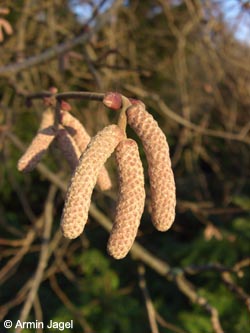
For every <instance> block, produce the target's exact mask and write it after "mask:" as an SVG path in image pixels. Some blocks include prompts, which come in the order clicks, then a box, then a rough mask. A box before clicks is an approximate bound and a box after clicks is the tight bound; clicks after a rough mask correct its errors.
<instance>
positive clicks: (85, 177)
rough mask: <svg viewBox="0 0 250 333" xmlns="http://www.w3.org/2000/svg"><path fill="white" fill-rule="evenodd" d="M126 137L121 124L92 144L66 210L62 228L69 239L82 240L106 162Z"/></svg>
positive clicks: (73, 182) (77, 173)
mask: <svg viewBox="0 0 250 333" xmlns="http://www.w3.org/2000/svg"><path fill="white" fill-rule="evenodd" d="M123 138H124V135H123V133H122V132H121V130H120V129H119V127H118V126H117V125H110V126H107V127H105V128H104V129H103V130H102V131H100V132H99V133H97V135H96V136H95V137H93V139H92V140H91V141H90V143H89V145H88V147H87V149H86V150H85V151H84V153H83V154H82V156H81V158H80V161H79V163H78V166H77V168H76V170H75V172H74V174H73V176H72V179H71V182H70V185H69V188H68V191H67V195H66V200H65V206H64V210H63V215H62V220H61V227H62V231H63V234H64V236H65V237H67V238H70V239H73V238H76V237H78V236H79V235H80V234H81V233H82V231H83V229H84V226H85V224H86V222H87V219H88V211H89V207H90V200H91V195H92V192H93V188H94V186H95V183H96V180H97V176H98V174H99V172H100V170H101V168H102V167H103V165H104V163H105V162H106V160H107V159H108V158H109V156H110V155H111V154H112V152H113V151H114V150H115V148H116V146H117V145H118V143H119V142H120V141H121V140H122V139H123Z"/></svg>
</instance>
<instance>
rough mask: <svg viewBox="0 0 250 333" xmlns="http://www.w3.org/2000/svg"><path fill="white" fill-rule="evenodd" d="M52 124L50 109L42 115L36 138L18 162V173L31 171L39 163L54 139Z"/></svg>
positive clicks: (52, 117) (52, 114)
mask: <svg viewBox="0 0 250 333" xmlns="http://www.w3.org/2000/svg"><path fill="white" fill-rule="evenodd" d="M53 124H54V113H53V111H52V110H51V108H48V109H47V110H45V111H44V112H43V114H42V120H41V124H40V127H39V130H38V132H37V134H36V136H35V137H34V139H33V140H32V142H31V144H30V145H29V147H28V148H27V150H26V152H25V153H24V154H23V156H22V157H21V158H20V159H19V161H18V164H17V168H18V170H19V171H24V172H28V171H32V170H33V169H34V168H35V167H36V165H37V164H38V163H39V162H40V160H41V159H42V157H43V155H44V154H45V153H46V151H47V149H48V147H49V145H50V144H51V142H52V141H53V140H54V138H55V134H56V131H55V129H54V127H53Z"/></svg>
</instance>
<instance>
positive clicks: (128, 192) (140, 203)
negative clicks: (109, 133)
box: [107, 139, 145, 259]
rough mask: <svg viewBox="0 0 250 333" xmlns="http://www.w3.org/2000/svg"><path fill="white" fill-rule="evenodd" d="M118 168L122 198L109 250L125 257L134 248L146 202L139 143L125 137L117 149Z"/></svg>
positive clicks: (120, 197) (116, 256) (119, 200)
mask: <svg viewBox="0 0 250 333" xmlns="http://www.w3.org/2000/svg"><path fill="white" fill-rule="evenodd" d="M115 157H116V162H117V166H118V172H119V198H118V203H117V208H116V215H115V222H114V225H113V228H112V231H111V234H110V237H109V241H108V247H107V249H108V252H109V254H110V255H111V256H113V257H114V258H116V259H122V258H124V257H125V256H126V255H127V253H128V252H129V250H130V249H131V247H132V245H133V243H134V240H135V237H136V234H137V230H138V227H139V224H140V220H141V216H142V213H143V209H144V204H145V189H144V174H143V167H142V162H141V159H140V155H139V151H138V146H137V143H136V142H135V141H134V140H132V139H126V140H123V141H121V142H120V143H119V145H118V146H117V148H116V150H115Z"/></svg>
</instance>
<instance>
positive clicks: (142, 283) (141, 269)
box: [138, 264, 159, 333]
mask: <svg viewBox="0 0 250 333" xmlns="http://www.w3.org/2000/svg"><path fill="white" fill-rule="evenodd" d="M138 275H139V287H140V288H141V291H142V294H143V297H144V301H145V305H146V309H147V313H148V320H149V324H150V328H151V332H152V333H159V330H158V325H157V322H156V316H155V308H154V305H153V302H152V300H151V297H150V295H149V291H148V288H147V283H146V279H145V266H144V265H142V264H139V265H138Z"/></svg>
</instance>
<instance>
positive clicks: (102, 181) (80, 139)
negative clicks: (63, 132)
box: [60, 110, 112, 191]
mask: <svg viewBox="0 0 250 333" xmlns="http://www.w3.org/2000/svg"><path fill="white" fill-rule="evenodd" d="M60 122H61V124H62V125H63V126H64V127H65V128H66V129H67V131H68V132H69V134H70V135H71V136H72V137H73V139H74V141H75V142H76V144H77V146H78V148H79V150H80V153H83V152H84V150H85V149H86V147H87V145H88V144H89V142H90V139H91V137H90V135H89V134H88V133H87V131H86V130H85V128H84V126H83V125H82V124H81V122H80V121H79V120H78V119H77V118H75V117H74V116H72V115H71V114H70V113H69V112H67V111H63V110H61V111H60ZM97 185H98V186H99V187H100V189H101V190H102V191H107V190H109V189H110V188H111V187H112V182H111V179H110V177H109V174H108V171H107V169H106V168H105V167H104V166H103V167H102V169H101V171H100V173H99V175H98V178H97Z"/></svg>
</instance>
